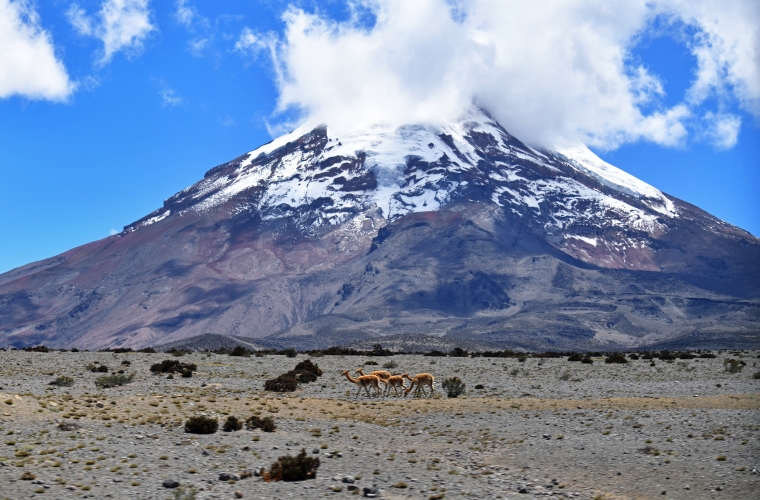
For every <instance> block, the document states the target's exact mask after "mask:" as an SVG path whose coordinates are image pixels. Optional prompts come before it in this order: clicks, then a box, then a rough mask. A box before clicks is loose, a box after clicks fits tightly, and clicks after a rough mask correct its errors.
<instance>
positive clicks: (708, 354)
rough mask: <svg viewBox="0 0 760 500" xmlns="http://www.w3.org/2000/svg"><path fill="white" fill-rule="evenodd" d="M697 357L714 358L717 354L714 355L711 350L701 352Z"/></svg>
mask: <svg viewBox="0 0 760 500" xmlns="http://www.w3.org/2000/svg"><path fill="white" fill-rule="evenodd" d="M699 357H700V358H702V359H715V358H717V357H718V356H716V355H715V354H713V353H711V352H703V353H702V354H700V355H699Z"/></svg>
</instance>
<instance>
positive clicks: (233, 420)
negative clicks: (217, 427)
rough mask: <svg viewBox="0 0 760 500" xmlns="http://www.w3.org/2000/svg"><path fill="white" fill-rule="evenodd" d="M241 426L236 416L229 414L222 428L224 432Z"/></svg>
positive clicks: (237, 429)
mask: <svg viewBox="0 0 760 500" xmlns="http://www.w3.org/2000/svg"><path fill="white" fill-rule="evenodd" d="M242 428H243V422H241V421H240V420H238V419H237V417H233V416H232V415H230V416H229V417H227V420H225V421H224V425H223V426H222V430H223V431H224V432H233V431H239V430H240V429H242Z"/></svg>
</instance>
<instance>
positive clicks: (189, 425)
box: [185, 415, 219, 434]
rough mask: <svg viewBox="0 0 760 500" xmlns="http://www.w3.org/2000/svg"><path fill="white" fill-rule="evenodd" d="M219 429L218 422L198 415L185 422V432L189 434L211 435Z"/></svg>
mask: <svg viewBox="0 0 760 500" xmlns="http://www.w3.org/2000/svg"><path fill="white" fill-rule="evenodd" d="M218 429H219V421H218V420H217V419H215V418H211V417H204V416H202V415H199V416H197V417H191V418H189V419H188V420H187V422H185V432H187V433H189V434H213V433H215V432H216V431H217V430H218Z"/></svg>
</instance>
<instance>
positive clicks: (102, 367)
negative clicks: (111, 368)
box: [84, 364, 108, 373]
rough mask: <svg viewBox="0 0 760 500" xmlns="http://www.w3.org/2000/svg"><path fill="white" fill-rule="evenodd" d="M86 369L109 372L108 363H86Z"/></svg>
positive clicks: (93, 371) (95, 371)
mask: <svg viewBox="0 0 760 500" xmlns="http://www.w3.org/2000/svg"><path fill="white" fill-rule="evenodd" d="M84 368H85V370H89V371H91V372H92V373H108V367H107V366H106V365H93V364H88V365H85V367H84Z"/></svg>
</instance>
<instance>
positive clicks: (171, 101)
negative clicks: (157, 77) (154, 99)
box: [158, 87, 184, 107]
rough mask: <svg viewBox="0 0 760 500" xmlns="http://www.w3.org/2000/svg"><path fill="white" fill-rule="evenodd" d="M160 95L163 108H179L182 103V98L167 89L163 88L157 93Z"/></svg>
mask: <svg viewBox="0 0 760 500" xmlns="http://www.w3.org/2000/svg"><path fill="white" fill-rule="evenodd" d="M158 93H159V94H160V95H161V101H162V102H163V104H164V106H169V107H172V106H179V105H180V104H182V103H183V102H184V100H183V99H182V97H180V96H179V94H177V92H176V91H175V90H174V89H172V88H169V87H163V88H162V89H160V90H159V92H158Z"/></svg>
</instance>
